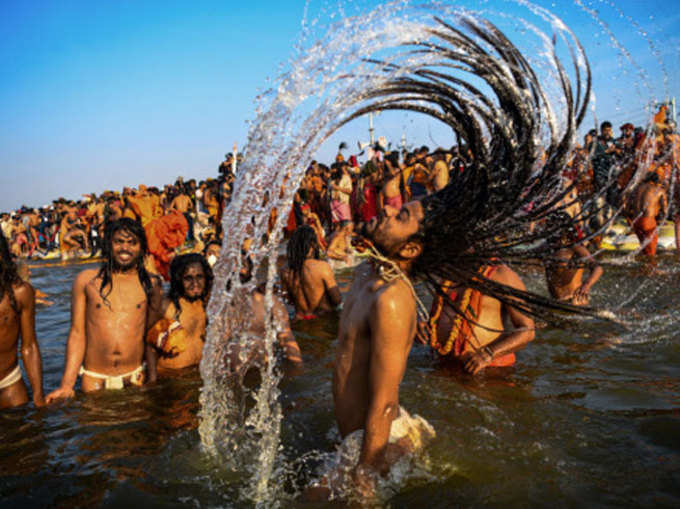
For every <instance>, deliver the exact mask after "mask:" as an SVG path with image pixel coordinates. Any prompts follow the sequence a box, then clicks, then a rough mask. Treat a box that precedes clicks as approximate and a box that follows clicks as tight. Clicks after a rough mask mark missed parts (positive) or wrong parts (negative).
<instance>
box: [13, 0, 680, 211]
mask: <svg viewBox="0 0 680 509" xmlns="http://www.w3.org/2000/svg"><path fill="white" fill-rule="evenodd" d="M319 3H321V2H319ZM365 3H367V4H371V3H373V4H375V3H377V2H370V1H367V2H365ZM486 3H487V4H490V5H491V4H495V3H499V4H500V3H503V2H500V1H499V2H493V1H490V2H486ZM595 3H597V2H595ZM616 5H617V6H620V8H621V9H622V11H623V12H624V13H625V14H626V15H628V16H630V17H631V18H632V19H633V20H635V22H636V23H638V24H639V25H640V26H641V27H642V29H643V30H644V31H646V32H647V33H648V34H649V37H650V38H651V39H652V40H654V41H662V42H663V44H659V45H658V46H657V51H658V52H659V53H660V55H659V58H661V59H662V60H663V61H664V63H665V65H666V68H667V70H668V71H669V83H668V87H667V89H668V90H670V93H671V95H673V94H674V93H676V92H678V83H679V80H678V79H677V78H678V68H679V67H680V65H679V64H680V59H679V57H678V55H679V54H680V51H679V44H678V41H679V39H678V29H679V28H680V17H679V14H678V12H677V10H676V9H674V10H672V11H671V12H669V13H667V14H666V13H665V14H664V15H663V16H660V17H659V18H658V19H650V15H652V14H651V13H659V12H663V11H656V10H655V9H654V6H664V8H665V9H668V3H667V2H657V1H653V2H641V1H637V0H626V1H621V2H618V3H617V4H616ZM314 6H315V2H312V7H314ZM304 8H305V5H304V2H303V1H298V0H288V1H286V2H274V1H269V0H262V1H257V0H255V1H252V2H242V1H240V2H233V1H223V2H200V1H194V2H144V1H115V2H114V1H110V2H105V1H102V2H91V1H60V2H35V1H31V0H24V1H16V0H5V1H3V2H2V4H1V5H0V73H1V78H0V153H2V158H1V159H0V210H9V209H13V208H17V207H19V206H20V205H22V204H27V205H30V206H40V205H42V204H45V203H48V202H49V201H51V200H52V199H55V198H57V197H59V196H64V197H67V198H77V197H79V196H80V195H81V194H82V193H87V192H92V191H94V192H97V193H99V192H101V191H103V190H105V189H120V188H121V187H122V186H124V185H132V186H136V185H138V184H140V183H145V184H149V185H161V184H163V183H165V182H170V181H172V180H174V179H175V178H176V177H177V176H179V175H183V176H185V177H194V178H199V179H200V178H206V177H210V176H214V175H215V173H216V168H217V165H218V164H219V162H220V160H221V158H222V157H223V155H224V153H225V152H227V151H230V150H231V145H232V143H233V142H234V141H238V142H239V143H243V142H244V140H245V136H246V132H247V124H246V122H247V121H248V120H249V119H252V118H253V117H254V98H255V96H256V95H257V93H258V91H259V90H261V89H263V88H264V87H266V86H267V82H266V79H267V77H274V76H275V75H276V73H277V68H278V66H279V64H281V63H284V62H285V61H286V60H287V59H288V58H289V57H290V55H291V52H292V47H293V44H294V43H295V41H296V40H297V37H298V33H299V30H300V26H301V21H302V19H303V13H304ZM559 8H560V9H562V11H563V12H560V11H557V13H558V15H561V16H563V17H564V19H565V21H566V22H567V24H570V16H571V14H570V12H571V11H573V10H575V7H574V6H573V5H572V4H569V5H568V6H567V7H564V6H563V3H562V2H561V3H560V7H559ZM601 15H602V17H603V19H604V20H605V21H606V22H607V23H609V24H610V25H611V28H612V31H614V33H616V35H617V37H618V38H619V39H621V41H622V43H623V44H624V46H625V47H626V48H627V49H628V51H630V53H631V54H632V55H633V57H634V58H635V59H636V61H638V62H639V63H640V65H641V66H642V67H643V68H646V67H650V68H652V69H653V68H655V67H658V66H657V64H656V62H655V57H654V56H653V55H652V53H651V51H650V50H649V48H648V47H646V46H645V45H646V43H645V41H644V40H643V39H642V38H641V37H639V35H638V34H636V33H635V30H634V29H631V24H630V22H629V21H626V20H625V19H624V18H620V17H619V16H618V15H617V13H615V12H613V11H611V9H610V10H609V12H607V13H605V12H602V14H601ZM657 15H658V14H657ZM573 21H574V22H575V23H576V24H577V25H578V24H579V21H578V17H574V18H573ZM573 28H574V29H575V31H576V32H577V35H578V36H579V37H580V38H581V40H582V42H583V44H584V46H585V47H586V51H587V52H588V54H589V57H590V59H591V62H592V63H593V74H594V78H595V81H596V89H595V92H596V97H597V103H596V104H597V111H598V117H599V119H600V120H602V119H604V118H605V117H610V118H611V119H612V120H613V121H614V123H615V124H616V123H617V122H619V121H620V122H623V121H625V120H628V119H631V120H633V121H634V122H640V121H642V119H643V117H644V111H643V109H642V104H641V102H640V100H639V98H636V97H634V94H633V93H632V92H630V93H629V92H628V91H629V90H632V89H633V88H634V85H633V83H634V82H635V81H639V80H638V78H637V77H636V76H633V75H625V73H624V75H623V76H618V77H616V76H615V75H617V74H621V72H619V71H620V68H619V67H618V63H617V60H616V58H615V57H614V56H613V55H614V53H613V52H612V50H611V48H610V46H609V44H608V40H607V38H606V36H605V35H603V33H597V31H595V37H594V36H593V34H594V32H593V31H592V29H591V30H590V31H588V32H586V33H579V31H578V28H580V27H578V26H575V27H573ZM612 76H614V77H616V78H617V79H615V80H613V81H612ZM655 79H656V78H655V77H652V79H651V81H655ZM655 86H656V85H655ZM661 93H662V92H659V94H661ZM679 95H680V94H679ZM660 98H662V97H660ZM636 116H637V118H636ZM381 117H382V116H380V117H378V118H377V119H376V133H377V134H378V135H380V134H386V135H388V136H391V137H393V138H396V137H398V136H399V135H400V131H401V130H403V129H402V127H400V126H398V125H395V120H394V119H395V117H394V116H393V117H389V116H385V117H383V118H381ZM631 117H633V118H631ZM401 122H402V123H403V122H405V120H401ZM397 123H398V122H397ZM360 136H361V134H357V136H356V137H357V138H359V137H360ZM364 137H365V136H364ZM435 138H436V136H435ZM348 141H352V144H354V140H348ZM395 141H396V140H395ZM422 142H423V143H428V144H430V145H431V144H432V142H431V141H430V140H428V139H423V140H422ZM329 144H332V145H333V146H328V147H326V148H325V149H324V150H323V151H322V153H321V154H320V156H321V157H322V158H323V157H324V156H326V157H331V156H332V154H334V151H335V148H336V147H337V143H331V142H329Z"/></svg>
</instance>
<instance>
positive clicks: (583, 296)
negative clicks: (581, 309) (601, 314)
mask: <svg viewBox="0 0 680 509" xmlns="http://www.w3.org/2000/svg"><path fill="white" fill-rule="evenodd" d="M589 296H590V288H588V287H587V286H586V285H581V286H580V287H579V288H578V289H577V290H576V291H575V292H574V297H573V301H574V304H577V305H581V304H587V303H588V297H589Z"/></svg>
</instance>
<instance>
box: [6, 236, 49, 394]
mask: <svg viewBox="0 0 680 509" xmlns="http://www.w3.org/2000/svg"><path fill="white" fill-rule="evenodd" d="M0 323H2V327H0V408H8V407H14V406H19V405H23V404H24V403H26V402H28V393H27V391H26V385H25V384H24V381H23V379H22V377H21V368H20V367H19V360H18V356H17V347H18V344H19V337H21V357H22V359H23V361H24V367H25V368H26V374H27V375H28V380H29V382H30V383H31V388H32V389H33V403H35V405H36V406H41V405H44V404H45V399H44V397H43V387H42V362H41V359H40V349H39V348H38V342H37V341H36V338H35V293H34V291H33V287H32V286H31V285H30V284H29V283H24V282H23V281H22V280H21V278H20V277H19V274H18V273H17V267H16V265H15V263H14V261H13V260H12V257H11V255H10V252H9V245H8V244H7V239H5V236H4V235H3V234H2V232H0Z"/></svg>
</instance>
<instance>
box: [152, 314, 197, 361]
mask: <svg viewBox="0 0 680 509" xmlns="http://www.w3.org/2000/svg"><path fill="white" fill-rule="evenodd" d="M146 342H147V343H148V344H150V345H152V346H154V347H156V348H157V349H158V350H160V351H161V352H163V353H165V354H167V355H178V354H180V353H182V352H183V351H184V350H186V349H187V337H186V332H185V330H184V328H183V327H182V325H181V324H180V323H179V322H178V321H177V320H175V321H172V320H169V319H168V318H161V319H160V320H158V321H157V322H156V324H155V325H154V326H153V327H151V328H150V329H149V332H147V333H146Z"/></svg>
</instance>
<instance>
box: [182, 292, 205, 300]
mask: <svg viewBox="0 0 680 509" xmlns="http://www.w3.org/2000/svg"><path fill="white" fill-rule="evenodd" d="M182 298H183V299H184V300H187V301H189V302H196V301H197V300H201V299H203V294H202V292H201V294H199V295H195V296H193V297H192V296H191V295H187V294H186V292H185V294H184V295H182Z"/></svg>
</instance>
